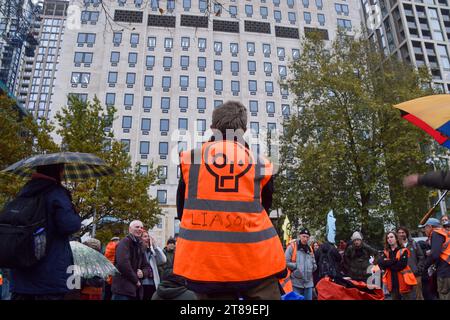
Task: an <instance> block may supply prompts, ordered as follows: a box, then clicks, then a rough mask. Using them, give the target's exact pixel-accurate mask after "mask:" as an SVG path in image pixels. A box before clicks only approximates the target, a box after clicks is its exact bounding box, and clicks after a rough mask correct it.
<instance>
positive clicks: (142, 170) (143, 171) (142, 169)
mask: <svg viewBox="0 0 450 320" xmlns="http://www.w3.org/2000/svg"><path fill="white" fill-rule="evenodd" d="M139 174H141V175H143V176H146V175H148V166H147V165H143V164H140V165H139Z"/></svg>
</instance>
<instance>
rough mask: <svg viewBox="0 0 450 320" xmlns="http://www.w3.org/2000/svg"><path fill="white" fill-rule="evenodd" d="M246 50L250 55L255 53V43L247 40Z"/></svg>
mask: <svg viewBox="0 0 450 320" xmlns="http://www.w3.org/2000/svg"><path fill="white" fill-rule="evenodd" d="M247 52H248V54H249V55H250V56H252V55H254V54H255V43H254V42H247Z"/></svg>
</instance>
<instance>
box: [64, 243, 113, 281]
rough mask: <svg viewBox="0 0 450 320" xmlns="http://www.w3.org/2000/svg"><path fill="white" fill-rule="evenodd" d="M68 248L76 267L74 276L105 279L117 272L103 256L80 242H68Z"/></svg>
mask: <svg viewBox="0 0 450 320" xmlns="http://www.w3.org/2000/svg"><path fill="white" fill-rule="evenodd" d="M70 248H71V249H72V255H73V263H74V265H75V266H76V267H75V275H76V276H80V277H83V278H87V279H89V278H93V277H95V276H97V277H100V278H102V279H106V278H107V277H108V276H112V275H115V274H117V273H118V272H119V271H118V270H117V269H116V267H114V265H113V264H112V263H111V262H110V261H109V260H108V259H107V258H106V257H105V256H104V255H102V254H101V253H100V252H98V251H96V250H94V249H92V248H89V247H88V246H86V245H84V244H82V243H80V242H77V241H70Z"/></svg>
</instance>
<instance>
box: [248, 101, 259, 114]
mask: <svg viewBox="0 0 450 320" xmlns="http://www.w3.org/2000/svg"><path fill="white" fill-rule="evenodd" d="M249 105H250V112H251V113H257V112H258V101H256V100H250V103H249Z"/></svg>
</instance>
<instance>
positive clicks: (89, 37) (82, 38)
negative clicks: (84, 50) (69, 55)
mask: <svg viewBox="0 0 450 320" xmlns="http://www.w3.org/2000/svg"><path fill="white" fill-rule="evenodd" d="M77 43H78V45H79V46H82V45H84V44H87V45H88V46H92V45H93V44H94V43H95V33H78V37H77Z"/></svg>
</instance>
